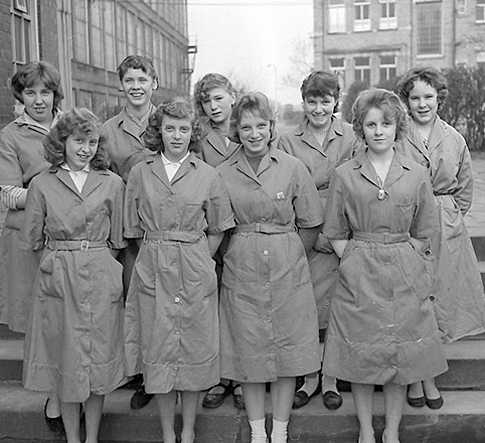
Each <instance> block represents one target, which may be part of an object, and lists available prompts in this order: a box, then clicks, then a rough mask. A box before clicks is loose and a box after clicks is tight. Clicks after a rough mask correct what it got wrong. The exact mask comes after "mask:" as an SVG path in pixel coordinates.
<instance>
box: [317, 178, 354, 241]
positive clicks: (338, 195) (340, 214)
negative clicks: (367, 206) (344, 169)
mask: <svg viewBox="0 0 485 443" xmlns="http://www.w3.org/2000/svg"><path fill="white" fill-rule="evenodd" d="M325 216H326V218H325V225H324V226H323V234H324V235H325V236H326V237H327V238H328V239H329V240H347V239H348V238H349V235H350V225H349V220H348V218H347V216H346V215H345V195H344V188H343V185H342V181H341V179H340V176H339V174H338V169H337V170H336V171H335V173H334V175H333V177H332V179H331V180H330V186H329V189H328V198H327V203H326V206H325Z"/></svg>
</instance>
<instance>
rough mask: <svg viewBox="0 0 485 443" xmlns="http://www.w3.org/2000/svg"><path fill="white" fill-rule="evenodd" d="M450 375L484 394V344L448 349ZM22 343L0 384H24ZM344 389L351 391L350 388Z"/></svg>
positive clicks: (10, 354)
mask: <svg viewBox="0 0 485 443" xmlns="http://www.w3.org/2000/svg"><path fill="white" fill-rule="evenodd" d="M444 348H445V353H446V357H447V359H448V365H449V367H450V369H449V371H448V372H446V373H445V374H443V375H441V376H439V377H438V378H437V384H438V386H439V387H440V388H441V389H444V390H457V389H472V390H483V391H485V377H484V376H483V374H485V341H484V340H483V339H482V340H480V339H468V340H459V341H457V342H455V343H450V344H447V345H445V347H444ZM22 356H23V340H0V381H17V382H20V381H21V380H22ZM341 388H342V389H344V390H348V385H346V384H342V385H341Z"/></svg>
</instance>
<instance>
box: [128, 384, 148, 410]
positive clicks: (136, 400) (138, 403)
mask: <svg viewBox="0 0 485 443" xmlns="http://www.w3.org/2000/svg"><path fill="white" fill-rule="evenodd" d="M152 398H153V394H147V393H146V392H145V387H144V386H141V387H139V388H138V389H137V390H136V391H135V393H134V394H133V396H132V397H131V400H130V408H131V409H135V410H136V409H142V408H144V407H145V406H146V405H147V404H148V403H150V400H151V399H152Z"/></svg>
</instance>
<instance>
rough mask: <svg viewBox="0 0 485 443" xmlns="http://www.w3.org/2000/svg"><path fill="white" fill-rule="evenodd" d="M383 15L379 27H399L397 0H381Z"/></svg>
mask: <svg viewBox="0 0 485 443" xmlns="http://www.w3.org/2000/svg"><path fill="white" fill-rule="evenodd" d="M380 5H381V16H380V19H379V29H395V28H397V18H396V1H395V0H381V1H380Z"/></svg>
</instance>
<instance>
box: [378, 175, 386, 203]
mask: <svg viewBox="0 0 485 443" xmlns="http://www.w3.org/2000/svg"><path fill="white" fill-rule="evenodd" d="M376 178H377V184H378V186H379V190H378V191H377V200H384V199H385V198H386V191H384V183H383V182H382V180H381V177H379V174H377V173H376Z"/></svg>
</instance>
